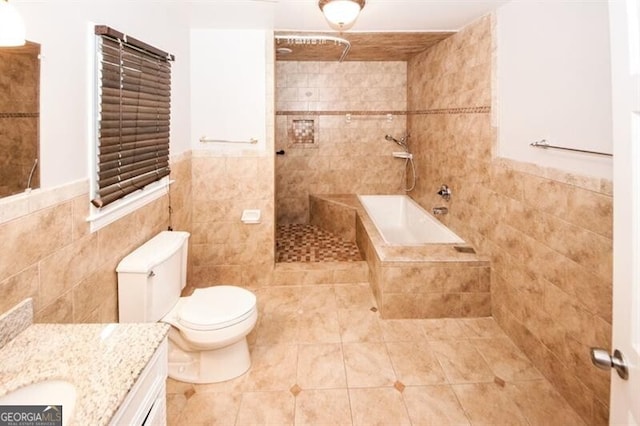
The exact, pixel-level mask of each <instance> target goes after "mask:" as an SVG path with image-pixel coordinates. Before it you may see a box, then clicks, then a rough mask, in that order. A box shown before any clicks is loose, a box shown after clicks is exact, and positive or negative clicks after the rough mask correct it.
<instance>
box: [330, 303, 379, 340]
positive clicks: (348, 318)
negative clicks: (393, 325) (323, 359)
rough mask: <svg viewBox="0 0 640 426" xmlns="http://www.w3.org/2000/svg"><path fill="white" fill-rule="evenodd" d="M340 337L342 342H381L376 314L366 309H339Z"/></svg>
mask: <svg viewBox="0 0 640 426" xmlns="http://www.w3.org/2000/svg"><path fill="white" fill-rule="evenodd" d="M338 321H339V322H340V336H341V338H342V341H343V342H345V343H346V342H382V330H381V328H380V324H379V321H380V320H379V319H378V314H376V313H375V312H371V311H370V310H368V309H339V310H338Z"/></svg>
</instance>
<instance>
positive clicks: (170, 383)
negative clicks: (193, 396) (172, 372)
mask: <svg viewBox="0 0 640 426" xmlns="http://www.w3.org/2000/svg"><path fill="white" fill-rule="evenodd" d="M188 391H193V384H192V383H185V382H181V381H178V380H174V379H172V378H168V379H167V395H171V394H174V393H180V394H184V393H185V392H188Z"/></svg>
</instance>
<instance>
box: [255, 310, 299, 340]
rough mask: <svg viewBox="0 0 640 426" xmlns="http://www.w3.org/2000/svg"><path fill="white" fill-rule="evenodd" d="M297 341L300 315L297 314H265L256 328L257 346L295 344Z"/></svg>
mask: <svg viewBox="0 0 640 426" xmlns="http://www.w3.org/2000/svg"><path fill="white" fill-rule="evenodd" d="M297 339H298V315H297V314H295V313H290V312H283V313H280V312H272V313H265V314H263V315H262V317H261V318H260V322H259V324H258V326H257V327H256V342H255V344H256V345H275V344H278V343H295V342H297Z"/></svg>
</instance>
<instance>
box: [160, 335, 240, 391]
mask: <svg viewBox="0 0 640 426" xmlns="http://www.w3.org/2000/svg"><path fill="white" fill-rule="evenodd" d="M249 367H251V357H250V355H249V345H248V344H247V339H246V337H243V338H242V339H240V340H239V341H237V342H236V343H233V344H231V345H229V346H225V347H223V348H219V349H214V350H210V351H205V350H203V351H194V352H190V351H185V350H183V349H182V348H180V347H179V346H178V345H177V344H175V343H174V342H173V341H172V340H171V336H169V377H171V378H172V379H174V380H178V381H181V382H187V383H218V382H224V381H226V380H231V379H234V378H236V377H238V376H241V375H243V374H244V373H246V372H247V370H249Z"/></svg>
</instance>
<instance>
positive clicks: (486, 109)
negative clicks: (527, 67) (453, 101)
mask: <svg viewBox="0 0 640 426" xmlns="http://www.w3.org/2000/svg"><path fill="white" fill-rule="evenodd" d="M490 112H491V106H476V107H462V108H434V109H421V110H415V111H397V110H396V111H394V110H383V111H361V110H354V111H276V115H304V116H316V115H317V116H319V115H347V114H349V115H429V114H486V113H490Z"/></svg>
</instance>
